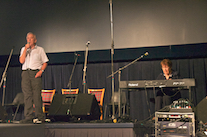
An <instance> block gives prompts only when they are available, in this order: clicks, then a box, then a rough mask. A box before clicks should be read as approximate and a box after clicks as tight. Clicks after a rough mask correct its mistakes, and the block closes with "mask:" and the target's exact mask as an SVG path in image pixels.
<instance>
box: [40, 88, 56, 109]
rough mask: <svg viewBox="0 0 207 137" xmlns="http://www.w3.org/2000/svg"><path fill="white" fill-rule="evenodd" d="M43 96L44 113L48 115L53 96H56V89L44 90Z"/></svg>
mask: <svg viewBox="0 0 207 137" xmlns="http://www.w3.org/2000/svg"><path fill="white" fill-rule="evenodd" d="M41 95H42V101H43V104H42V110H43V113H48V109H49V106H50V104H51V103H52V100H53V96H54V95H55V89H52V90H42V92H41ZM46 108H47V110H46Z"/></svg>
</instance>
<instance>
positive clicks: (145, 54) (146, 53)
mask: <svg viewBox="0 0 207 137" xmlns="http://www.w3.org/2000/svg"><path fill="white" fill-rule="evenodd" d="M147 55H149V53H148V52H145V53H144V55H142V56H141V57H142V58H143V57H144V56H147Z"/></svg>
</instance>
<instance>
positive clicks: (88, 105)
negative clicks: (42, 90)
mask: <svg viewBox="0 0 207 137" xmlns="http://www.w3.org/2000/svg"><path fill="white" fill-rule="evenodd" d="M100 115H101V114H100V108H99V105H98V102H97V100H96V98H95V95H91V94H72V95H71V94H56V95H55V96H54V98H53V101H52V103H51V105H50V108H49V112H48V116H49V117H50V118H51V117H53V118H54V119H55V120H58V121H68V120H69V119H70V117H76V118H81V119H84V120H98V119H99V117H100Z"/></svg>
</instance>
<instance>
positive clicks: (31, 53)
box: [20, 45, 49, 70]
mask: <svg viewBox="0 0 207 137" xmlns="http://www.w3.org/2000/svg"><path fill="white" fill-rule="evenodd" d="M24 48H25V47H22V49H21V52H20V57H21V55H22V53H23V51H24ZM48 61H49V59H48V57H47V55H46V53H45V51H44V49H43V48H42V47H39V46H37V45H35V47H34V49H27V53H26V58H25V62H24V63H23V64H22V70H26V69H32V70H35V69H41V67H42V64H43V63H46V62H48Z"/></svg>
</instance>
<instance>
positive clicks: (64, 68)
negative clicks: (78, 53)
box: [0, 58, 207, 120]
mask: <svg viewBox="0 0 207 137" xmlns="http://www.w3.org/2000/svg"><path fill="white" fill-rule="evenodd" d="M160 61H161V60H147V61H138V62H136V63H134V64H133V65H131V66H129V67H128V68H126V69H124V70H123V71H122V72H121V80H123V81H127V80H155V79H156V78H157V76H158V74H159V73H160V72H161V68H160ZM172 62H173V69H174V70H177V71H179V73H180V75H181V76H182V78H195V79H196V87H194V88H192V98H193V104H194V105H195V106H196V105H197V104H198V103H199V102H200V101H201V100H202V99H203V98H204V97H205V96H206V80H207V76H206V75H207V74H206V73H207V58H193V59H172ZM128 63H130V62H115V63H114V70H115V71H116V70H118V68H120V67H123V66H124V65H126V64H128ZM72 68H73V64H62V65H60V64H59V65H52V64H50V65H48V67H47V68H46V70H45V72H44V74H43V88H44V89H56V94H61V89H62V88H67V84H68V82H69V78H70V75H71V71H72ZM0 71H1V72H3V71H4V68H3V67H1V68H0ZM110 74H111V63H90V64H88V65H87V73H86V81H87V88H103V87H104V88H106V92H105V98H104V103H105V104H106V103H108V102H110V98H111V78H107V76H109V75H110ZM82 76H83V64H77V65H76V68H75V71H74V74H73V78H72V88H79V89H80V93H82V91H83V90H82V88H83V85H82ZM115 91H118V74H115ZM18 92H21V66H15V67H9V69H8V71H7V81H6V96H5V103H11V102H12V101H13V99H14V97H15V96H16V94H17V93H18ZM2 93H3V85H2V87H1V92H0V97H1V99H0V100H2ZM127 93H128V95H129V97H128V98H129V102H130V108H131V109H130V116H131V117H132V118H133V119H137V120H143V119H145V118H147V117H149V116H150V114H149V112H148V106H147V101H149V104H150V110H151V114H153V113H154V103H153V102H150V98H153V97H154V94H153V90H152V89H148V90H147V94H148V96H147V97H146V94H145V90H144V89H133V90H127ZM188 96H189V95H188V91H186V90H184V91H182V98H188Z"/></svg>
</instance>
